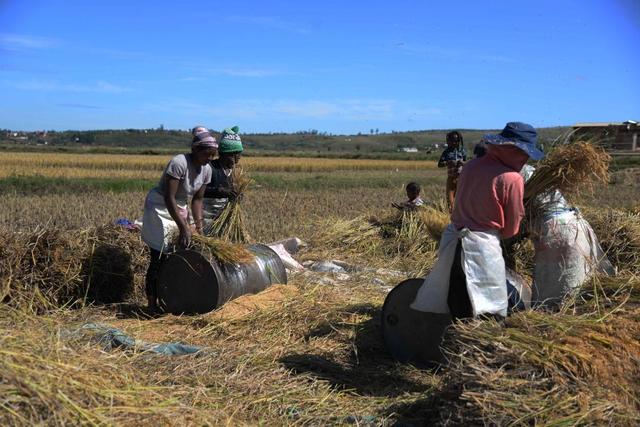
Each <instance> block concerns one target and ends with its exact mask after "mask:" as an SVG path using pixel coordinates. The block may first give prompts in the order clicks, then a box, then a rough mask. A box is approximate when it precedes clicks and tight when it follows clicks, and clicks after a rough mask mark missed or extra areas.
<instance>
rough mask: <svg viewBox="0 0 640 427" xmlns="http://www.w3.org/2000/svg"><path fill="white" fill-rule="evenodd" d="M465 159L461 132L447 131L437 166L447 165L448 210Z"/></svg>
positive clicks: (451, 206)
mask: <svg viewBox="0 0 640 427" xmlns="http://www.w3.org/2000/svg"><path fill="white" fill-rule="evenodd" d="M466 161H467V153H466V152H465V150H464V144H463V140H462V134H461V133H460V132H458V131H453V132H449V133H448V134H447V148H445V150H444V151H443V152H442V155H441V156H440V160H439V161H438V167H439V168H443V167H445V166H446V167H447V188H446V196H447V204H448V206H449V212H452V211H453V202H454V200H455V198H456V188H457V186H458V177H459V176H460V172H462V166H463V165H464V162H466Z"/></svg>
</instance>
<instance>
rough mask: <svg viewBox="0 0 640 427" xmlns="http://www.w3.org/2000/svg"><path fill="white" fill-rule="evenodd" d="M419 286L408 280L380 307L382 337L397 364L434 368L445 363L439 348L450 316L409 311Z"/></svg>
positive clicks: (392, 292) (414, 280) (416, 281)
mask: <svg viewBox="0 0 640 427" xmlns="http://www.w3.org/2000/svg"><path fill="white" fill-rule="evenodd" d="M423 282H424V279H408V280H405V281H404V282H401V283H400V284H398V285H397V286H396V287H395V288H393V289H392V290H391V292H389V294H388V295H387V298H386V299H385V301H384V305H383V306H382V335H383V337H384V342H385V344H386V346H387V349H388V350H389V352H390V353H391V355H392V356H393V358H394V359H396V360H397V361H399V362H404V363H413V364H414V365H417V366H420V367H435V366H438V365H440V364H443V363H445V361H446V359H445V356H444V354H443V353H442V349H441V344H442V339H443V337H444V333H445V331H446V329H447V327H448V326H449V325H450V324H451V316H450V315H448V314H436V313H424V312H422V311H417V310H413V309H412V308H410V307H409V305H410V304H411V303H412V302H413V300H414V299H415V297H416V294H417V292H418V289H419V288H420V286H422V283H423Z"/></svg>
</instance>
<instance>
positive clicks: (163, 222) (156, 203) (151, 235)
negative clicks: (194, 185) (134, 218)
mask: <svg viewBox="0 0 640 427" xmlns="http://www.w3.org/2000/svg"><path fill="white" fill-rule="evenodd" d="M181 202H182V203H181ZM177 204H178V210H179V211H180V215H181V216H182V217H183V218H185V219H186V218H187V216H188V210H187V205H186V203H184V202H183V201H177ZM177 230H178V225H177V224H176V222H175V221H174V220H173V218H171V214H169V211H168V210H167V206H166V205H165V203H164V197H163V196H162V194H160V192H159V191H158V190H157V189H156V188H154V189H152V190H151V191H149V193H148V194H147V198H146V199H145V201H144V215H143V217H142V240H144V242H145V243H146V244H147V245H149V246H150V247H151V248H152V249H155V250H157V251H160V252H166V251H167V250H169V247H170V246H171V239H172V238H173V237H174V235H175V233H177Z"/></svg>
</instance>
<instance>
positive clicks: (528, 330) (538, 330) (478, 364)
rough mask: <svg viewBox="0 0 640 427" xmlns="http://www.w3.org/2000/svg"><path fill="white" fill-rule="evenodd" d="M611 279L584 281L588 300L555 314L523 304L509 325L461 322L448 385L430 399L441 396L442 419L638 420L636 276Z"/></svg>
mask: <svg viewBox="0 0 640 427" xmlns="http://www.w3.org/2000/svg"><path fill="white" fill-rule="evenodd" d="M609 282H610V283H608V284H607V286H606V287H605V286H602V284H600V283H598V281H597V280H594V281H592V282H591V283H588V284H586V285H585V287H584V290H583V297H584V298H586V300H581V301H578V302H577V303H575V304H568V305H566V306H565V307H564V310H562V311H560V312H558V313H545V312H541V311H528V312H522V313H518V314H515V315H513V316H510V317H509V318H507V320H506V322H505V324H504V325H500V324H498V323H496V322H494V321H471V322H467V323H464V322H463V323H458V324H456V325H455V327H454V328H453V329H452V331H451V336H450V337H449V339H448V344H447V353H448V355H449V358H450V366H449V367H448V368H447V372H446V374H445V378H444V382H445V383H446V386H445V388H444V389H443V390H442V394H441V395H440V396H439V399H438V402H437V403H434V404H439V405H443V410H442V412H441V417H442V418H441V421H442V422H443V423H445V424H447V423H451V424H454V425H458V424H460V423H462V424H467V425H469V424H471V425H474V424H485V425H487V424H490V425H506V424H508V425H550V424H553V425H596V424H607V425H629V426H631V425H634V424H635V422H636V421H637V419H638V417H639V416H640V404H639V403H638V396H639V395H640V382H639V381H638V379H640V366H639V365H638V361H637V357H638V355H639V354H640V341H639V338H640V323H639V322H638V316H639V315H640V305H639V303H640V300H638V293H637V290H638V289H640V282H638V279H637V278H631V279H615V280H611V279H610V280H609ZM630 298H633V302H632V303H630ZM614 313H615V314H614ZM443 416H444V417H443ZM445 417H446V418H445Z"/></svg>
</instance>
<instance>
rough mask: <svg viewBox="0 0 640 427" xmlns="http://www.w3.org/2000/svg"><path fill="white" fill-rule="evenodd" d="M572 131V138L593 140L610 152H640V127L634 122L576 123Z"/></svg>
mask: <svg viewBox="0 0 640 427" xmlns="http://www.w3.org/2000/svg"><path fill="white" fill-rule="evenodd" d="M573 129H574V130H575V132H574V137H577V138H581V137H582V138H590V139H595V140H597V141H598V142H599V143H601V144H602V145H604V146H606V147H608V148H610V149H612V150H621V151H637V150H640V141H638V133H640V126H638V121H636V120H626V121H624V122H584V123H576V124H574V125H573Z"/></svg>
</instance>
